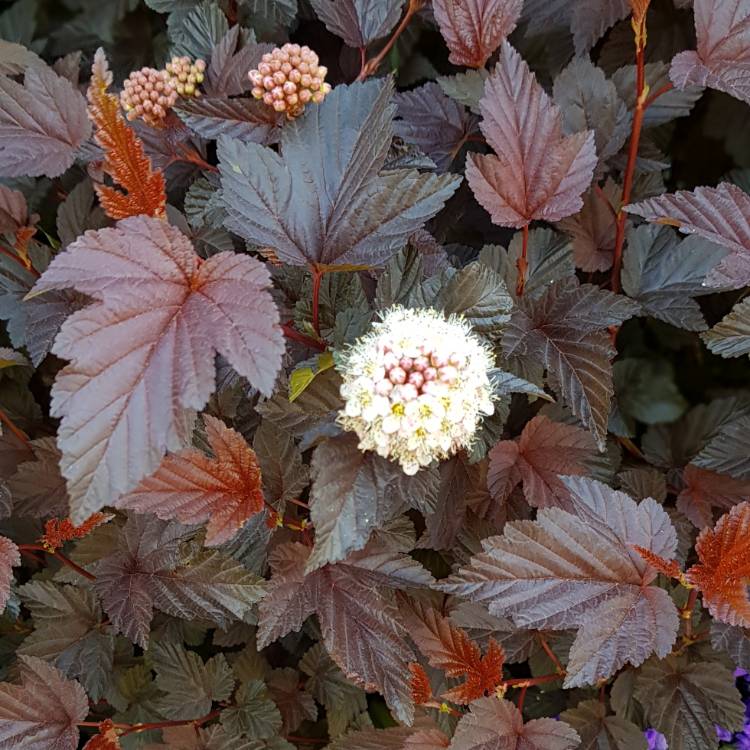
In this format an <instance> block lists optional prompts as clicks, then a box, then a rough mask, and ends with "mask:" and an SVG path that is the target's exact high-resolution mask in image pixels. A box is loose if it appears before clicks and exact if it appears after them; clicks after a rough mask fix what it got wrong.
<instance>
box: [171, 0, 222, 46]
mask: <svg viewBox="0 0 750 750" xmlns="http://www.w3.org/2000/svg"><path fill="white" fill-rule="evenodd" d="M228 30H229V23H228V22H227V18H226V16H225V15H224V12H223V11H222V10H221V8H219V6H218V4H217V3H216V2H214V0H203V2H201V3H200V4H199V5H197V6H196V7H195V8H194V9H193V10H191V11H189V13H188V14H187V15H186V16H185V18H184V20H183V21H182V23H181V24H180V25H179V26H178V27H177V28H176V29H175V31H174V34H173V37H172V40H171V41H172V49H171V52H172V54H173V55H178V56H182V55H187V56H188V57H190V58H193V59H195V58H202V59H203V60H208V59H209V58H210V57H211V52H212V50H213V48H214V46H215V45H216V44H218V42H219V41H220V40H221V38H222V37H223V36H224V35H225V34H226V33H227V31H228Z"/></svg>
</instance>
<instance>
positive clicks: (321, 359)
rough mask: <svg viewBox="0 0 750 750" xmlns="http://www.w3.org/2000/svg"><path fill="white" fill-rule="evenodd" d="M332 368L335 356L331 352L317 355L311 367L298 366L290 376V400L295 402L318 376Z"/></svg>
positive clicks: (305, 365)
mask: <svg viewBox="0 0 750 750" xmlns="http://www.w3.org/2000/svg"><path fill="white" fill-rule="evenodd" d="M331 367H333V354H331V352H329V351H326V352H323V353H322V354H317V355H316V356H315V357H314V358H313V360H312V364H310V365H307V364H304V363H303V364H301V365H298V366H297V367H296V368H295V369H294V370H292V374H291V375H290V376H289V400H290V401H295V400H296V399H297V398H298V397H299V396H300V394H301V393H302V391H304V390H305V389H306V388H307V386H309V385H310V383H312V381H313V380H314V379H315V376H316V375H318V374H320V373H321V372H324V371H325V370H328V369H330V368H331Z"/></svg>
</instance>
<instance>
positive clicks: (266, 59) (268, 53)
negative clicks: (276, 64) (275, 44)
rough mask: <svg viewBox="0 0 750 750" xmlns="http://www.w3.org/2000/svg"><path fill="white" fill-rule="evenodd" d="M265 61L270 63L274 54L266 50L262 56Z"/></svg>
mask: <svg viewBox="0 0 750 750" xmlns="http://www.w3.org/2000/svg"><path fill="white" fill-rule="evenodd" d="M260 59H261V60H262V61H263V62H264V63H270V62H271V60H273V56H272V55H271V53H270V52H266V53H265V54H264V55H263V57H261V58H260Z"/></svg>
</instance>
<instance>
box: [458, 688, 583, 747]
mask: <svg viewBox="0 0 750 750" xmlns="http://www.w3.org/2000/svg"><path fill="white" fill-rule="evenodd" d="M580 741H581V739H580V737H579V736H578V734H577V733H576V732H575V730H573V729H572V728H571V727H570V726H569V725H568V724H566V723H565V722H564V721H556V720H555V719H532V721H529V722H526V723H524V720H523V716H522V715H521V712H520V711H519V710H518V709H517V708H516V706H515V705H513V703H511V702H510V701H507V700H502V699H500V698H494V697H493V698H480V699H479V700H477V701H474V703H472V704H471V707H470V711H469V713H468V714H465V715H464V716H463V717H462V718H461V720H460V721H459V722H458V726H457V727H456V733H455V734H454V735H453V741H452V742H451V744H450V746H449V747H450V750H574V749H575V748H577V747H578V746H579V744H580Z"/></svg>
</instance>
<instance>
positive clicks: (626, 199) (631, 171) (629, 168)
mask: <svg viewBox="0 0 750 750" xmlns="http://www.w3.org/2000/svg"><path fill="white" fill-rule="evenodd" d="M645 72H646V66H645V58H644V55H643V48H639V49H637V50H636V103H635V112H634V113H633V126H632V128H631V131H630V147H629V149H628V162H627V165H626V167H625V175H624V179H623V183H622V200H621V201H620V210H619V211H618V212H617V225H616V233H615V252H614V259H613V262H612V291H613V292H619V291H620V271H621V269H622V249H623V245H624V244H625V219H626V218H627V214H626V213H625V211H624V210H623V209H624V207H625V206H627V205H628V203H630V194H631V192H632V189H633V179H634V177H635V163H636V160H637V158H638V145H639V143H640V141H641V129H642V128H643V115H644V113H645V111H646V109H645V104H646V97H645V96H644V85H645Z"/></svg>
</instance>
